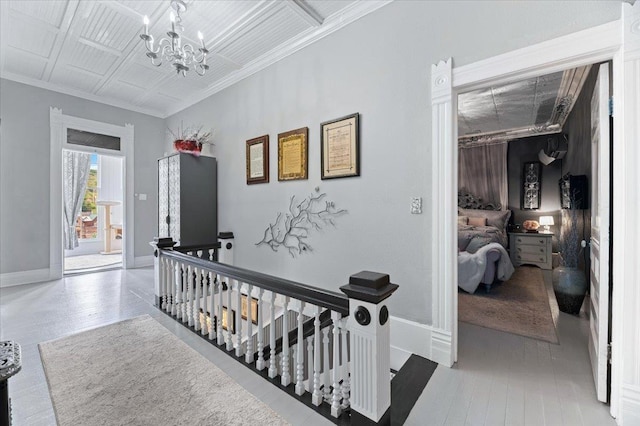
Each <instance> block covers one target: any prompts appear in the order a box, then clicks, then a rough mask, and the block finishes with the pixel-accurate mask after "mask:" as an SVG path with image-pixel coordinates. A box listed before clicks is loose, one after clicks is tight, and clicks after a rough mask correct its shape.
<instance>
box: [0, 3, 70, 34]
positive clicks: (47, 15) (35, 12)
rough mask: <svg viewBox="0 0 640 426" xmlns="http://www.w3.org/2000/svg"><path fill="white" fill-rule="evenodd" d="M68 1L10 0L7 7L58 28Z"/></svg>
mask: <svg viewBox="0 0 640 426" xmlns="http://www.w3.org/2000/svg"><path fill="white" fill-rule="evenodd" d="M68 3H69V2H68V1H67V0H56V1H52V0H37V1H34V0H12V1H11V2H10V3H9V7H10V8H11V10H12V11H15V12H18V13H21V14H23V15H26V16H28V17H31V18H36V19H39V20H41V21H44V22H46V23H48V24H51V25H53V26H54V27H57V28H60V25H61V24H62V17H63V16H64V12H65V10H66V8H67V4H68Z"/></svg>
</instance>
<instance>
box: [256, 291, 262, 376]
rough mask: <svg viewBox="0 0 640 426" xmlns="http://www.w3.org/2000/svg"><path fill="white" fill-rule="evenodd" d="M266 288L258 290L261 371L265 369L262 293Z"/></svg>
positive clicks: (257, 363) (258, 364)
mask: <svg viewBox="0 0 640 426" xmlns="http://www.w3.org/2000/svg"><path fill="white" fill-rule="evenodd" d="M263 293H264V289H262V288H261V289H259V291H258V360H257V361H256V368H257V369H258V370H259V371H262V370H263V369H264V353H263V352H264V313H263V312H262V295H263Z"/></svg>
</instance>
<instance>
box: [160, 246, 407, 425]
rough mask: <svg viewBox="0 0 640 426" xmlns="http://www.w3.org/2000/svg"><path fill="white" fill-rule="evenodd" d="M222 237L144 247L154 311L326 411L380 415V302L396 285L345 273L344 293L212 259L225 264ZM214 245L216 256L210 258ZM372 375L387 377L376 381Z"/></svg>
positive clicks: (383, 329) (385, 384) (384, 348)
mask: <svg viewBox="0 0 640 426" xmlns="http://www.w3.org/2000/svg"><path fill="white" fill-rule="evenodd" d="M222 243H223V244H222V246H221V244H219V243H214V244H210V245H203V246H191V247H184V246H183V247H173V245H174V243H173V241H171V240H170V239H160V240H158V241H156V242H154V243H152V245H153V246H154V248H155V281H156V305H157V306H158V308H160V309H162V310H163V311H165V313H167V314H168V315H171V316H172V317H174V318H175V319H176V320H177V321H180V322H182V323H183V324H184V325H186V326H188V327H190V328H192V329H193V330H194V331H196V332H198V333H199V334H200V335H201V336H202V337H204V338H206V339H208V340H209V341H211V342H212V343H215V344H217V346H218V347H220V348H222V349H224V350H226V351H228V352H232V353H233V354H234V355H235V357H236V358H240V359H243V360H244V363H245V364H246V365H248V366H250V367H252V368H254V369H255V370H257V371H266V374H265V375H266V376H268V378H269V379H270V380H271V381H277V382H278V383H279V384H280V385H281V386H283V387H285V388H289V390H290V391H291V392H292V393H295V394H296V395H298V396H301V397H307V398H308V397H310V399H311V402H312V404H313V405H315V406H317V407H320V406H321V405H323V404H326V406H328V407H330V412H331V415H332V416H333V417H336V418H337V417H340V416H341V415H342V414H343V413H345V415H347V416H351V418H352V419H353V416H354V415H356V416H364V417H366V418H367V419H369V420H370V421H371V420H372V421H374V422H379V421H381V420H382V421H383V420H384V414H385V412H386V413H387V415H388V407H389V405H390V376H389V374H388V372H389V351H390V347H389V324H388V321H387V320H388V310H387V308H386V305H385V304H384V303H383V300H385V299H386V298H387V297H388V296H389V295H390V294H391V293H392V292H393V291H394V290H395V289H396V288H397V286H396V285H395V284H389V277H388V275H382V274H375V273H370V272H362V273H360V274H356V275H354V276H352V277H351V279H350V284H349V285H346V286H343V287H342V288H341V289H342V290H343V292H345V293H347V294H348V295H349V297H347V296H345V295H344V294H341V293H335V292H332V291H328V290H324V289H320V288H316V287H312V286H308V285H305V284H301V283H297V282H294V281H290V280H286V279H282V278H277V277H273V276H270V275H266V274H262V273H259V272H255V271H250V270H247V269H243V268H238V267H236V266H233V265H229V264H226V263H221V262H225V261H231V255H232V246H233V244H232V242H231V240H230V239H229V238H228V237H227V238H225V240H224V241H222ZM216 250H219V251H218V256H219V260H220V261H221V262H216V261H214V260H213V259H214V258H215V256H216ZM350 313H352V314H353V315H350ZM374 315H375V316H374ZM372 316H373V318H374V320H373V321H372ZM350 317H355V318H354V320H355V321H352V320H350V319H349V318H350ZM385 353H386V355H384V354H385ZM380 371H386V374H384V373H383V374H382V375H381V377H377V376H378V375H379V372H380ZM372 376H373V377H372ZM352 383H353V384H352ZM385 395H386V396H385ZM380 396H381V397H380ZM352 401H354V403H353V404H352ZM355 401H357V403H355ZM385 404H386V407H385Z"/></svg>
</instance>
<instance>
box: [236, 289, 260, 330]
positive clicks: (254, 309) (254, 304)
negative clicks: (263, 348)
mask: <svg viewBox="0 0 640 426" xmlns="http://www.w3.org/2000/svg"><path fill="white" fill-rule="evenodd" d="M247 298H248V296H246V295H242V299H241V306H240V317H241V318H242V319H243V320H246V319H247ZM251 322H252V323H254V324H258V299H256V298H254V297H252V298H251Z"/></svg>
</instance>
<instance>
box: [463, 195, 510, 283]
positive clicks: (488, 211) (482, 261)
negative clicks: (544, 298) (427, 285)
mask: <svg viewBox="0 0 640 426" xmlns="http://www.w3.org/2000/svg"><path fill="white" fill-rule="evenodd" d="M510 217H511V210H501V207H500V205H499V204H495V203H483V202H482V200H481V199H479V198H477V197H474V196H473V195H472V194H469V193H466V192H459V193H458V287H460V288H461V289H463V290H464V291H466V292H468V293H475V291H476V290H477V288H478V287H479V286H480V284H484V285H485V288H486V290H487V291H489V290H490V289H491V285H492V284H493V283H495V282H497V281H506V280H508V279H509V278H510V277H511V275H512V274H513V271H514V268H513V264H512V263H511V259H510V258H509V254H508V253H507V250H506V247H507V243H508V238H507V229H506V228H507V223H508V222H509V218H510Z"/></svg>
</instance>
